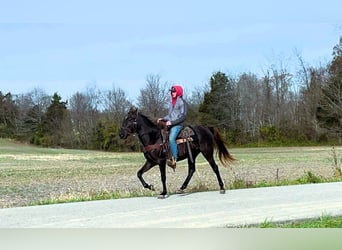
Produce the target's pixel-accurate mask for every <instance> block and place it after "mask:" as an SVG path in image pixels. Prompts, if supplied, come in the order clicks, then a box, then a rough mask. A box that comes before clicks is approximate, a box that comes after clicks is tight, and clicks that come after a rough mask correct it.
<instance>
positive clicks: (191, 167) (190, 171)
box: [177, 158, 196, 194]
mask: <svg viewBox="0 0 342 250" xmlns="http://www.w3.org/2000/svg"><path fill="white" fill-rule="evenodd" d="M195 171H196V166H195V158H194V160H193V162H192V161H191V160H190V159H189V158H188V176H187V177H186V179H185V181H184V183H183V185H182V186H181V188H180V189H178V190H177V193H178V194H182V193H184V192H185V189H186V188H187V187H188V184H189V182H190V180H191V178H192V176H193V175H194V173H195Z"/></svg>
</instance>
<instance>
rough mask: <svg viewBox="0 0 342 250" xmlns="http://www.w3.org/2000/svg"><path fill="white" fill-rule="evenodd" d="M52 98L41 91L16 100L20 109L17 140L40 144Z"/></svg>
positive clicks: (35, 91)
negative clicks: (44, 120)
mask: <svg viewBox="0 0 342 250" xmlns="http://www.w3.org/2000/svg"><path fill="white" fill-rule="evenodd" d="M50 100H51V96H49V95H47V94H46V93H45V92H44V91H43V90H41V89H38V88H36V89H34V90H33V91H31V92H28V93H25V94H20V95H18V97H17V98H16V104H17V106H18V109H19V115H18V117H19V118H18V121H17V124H18V131H17V135H16V136H17V138H18V139H21V140H26V141H29V142H31V143H34V144H36V143H38V144H39V141H40V138H41V137H42V119H43V116H44V114H45V112H46V110H47V108H48V106H49V105H50Z"/></svg>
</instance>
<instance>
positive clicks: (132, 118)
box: [119, 107, 235, 198]
mask: <svg viewBox="0 0 342 250" xmlns="http://www.w3.org/2000/svg"><path fill="white" fill-rule="evenodd" d="M191 129H192V130H193V132H194V135H193V136H192V137H191V140H192V141H191V142H189V143H185V142H184V143H181V144H178V149H179V153H178V160H177V161H182V160H185V159H187V160H188V175H187V177H186V179H185V180H184V183H183V184H182V186H181V187H180V189H179V190H177V192H176V193H178V194H181V193H184V192H185V189H186V188H187V186H188V184H189V182H190V180H191V178H192V176H193V174H194V172H195V171H196V167H195V162H196V157H197V156H198V155H199V153H202V155H203V156H204V158H205V159H206V160H207V161H208V162H209V164H210V166H211V168H212V170H213V171H214V173H215V174H216V177H217V181H218V184H219V188H220V193H221V194H224V193H225V187H224V183H223V181H222V178H221V175H220V171H219V168H218V165H217V164H216V162H215V159H214V149H216V151H217V153H218V156H219V160H220V162H221V163H222V164H223V165H224V166H228V165H229V164H230V163H231V162H232V161H234V160H235V159H234V157H233V156H232V155H231V154H230V153H229V151H228V149H227V147H226V146H225V143H224V141H223V138H222V136H221V134H220V133H219V131H218V129H217V128H213V127H204V126H200V125H196V126H191ZM162 130H163V128H161V127H160V126H159V125H158V124H157V123H155V122H152V121H151V119H149V118H148V117H147V116H145V115H143V114H141V113H140V112H138V109H137V108H136V107H131V108H130V110H129V112H128V113H127V115H126V117H125V118H124V119H123V121H122V126H121V128H120V132H119V136H120V138H121V139H126V138H127V137H128V136H129V135H131V134H137V135H138V138H139V140H140V143H141V144H142V146H143V149H144V150H143V153H144V156H145V159H146V162H145V164H144V165H143V166H142V167H141V168H140V169H139V170H138V172H137V177H138V179H139V180H140V182H141V184H142V185H143V187H144V188H146V189H150V190H151V191H155V189H154V186H153V185H150V184H148V183H146V182H145V180H144V178H143V174H144V173H145V172H147V171H148V170H150V169H151V168H152V167H154V166H156V165H159V170H160V177H161V182H162V192H161V193H160V195H159V196H158V198H166V197H167V188H166V160H167V157H168V153H167V152H166V150H165V146H167V145H165V144H168V143H167V142H165V140H164V136H163V133H162Z"/></svg>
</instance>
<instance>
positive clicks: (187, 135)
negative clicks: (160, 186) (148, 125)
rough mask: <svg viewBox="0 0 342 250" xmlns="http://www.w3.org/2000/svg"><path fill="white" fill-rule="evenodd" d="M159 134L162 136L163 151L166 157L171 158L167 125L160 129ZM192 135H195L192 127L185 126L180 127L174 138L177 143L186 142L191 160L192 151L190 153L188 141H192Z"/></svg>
mask: <svg viewBox="0 0 342 250" xmlns="http://www.w3.org/2000/svg"><path fill="white" fill-rule="evenodd" d="M161 134H162V137H163V145H164V147H163V148H164V152H165V153H167V155H168V158H171V151H170V146H169V130H168V129H167V127H165V128H163V129H162V130H161ZM194 136H195V131H194V130H193V129H192V127H191V126H185V127H183V128H182V129H181V131H180V132H179V134H178V136H177V139H176V143H177V144H178V145H179V144H183V143H186V146H187V147H186V148H187V150H188V153H189V157H190V159H191V161H193V158H192V153H191V148H190V142H192V141H194Z"/></svg>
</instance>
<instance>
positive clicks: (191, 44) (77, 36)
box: [0, 0, 342, 99]
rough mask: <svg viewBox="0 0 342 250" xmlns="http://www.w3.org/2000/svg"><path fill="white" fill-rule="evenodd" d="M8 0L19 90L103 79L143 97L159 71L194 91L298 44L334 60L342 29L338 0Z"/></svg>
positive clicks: (4, 55) (4, 15)
mask: <svg viewBox="0 0 342 250" xmlns="http://www.w3.org/2000/svg"><path fill="white" fill-rule="evenodd" d="M0 1H1V8H0V90H1V91H2V92H9V91H10V92H11V93H13V94H17V93H25V92H28V91H30V90H32V89H34V88H36V87H39V88H42V89H44V90H45V91H46V92H47V93H48V94H53V93H54V92H58V93H59V94H61V95H62V98H63V99H67V98H69V97H70V96H71V95H72V94H74V93H75V92H76V91H84V90H86V88H87V87H89V86H94V85H96V86H97V87H98V88H100V89H106V90H109V89H112V87H113V86H114V87H119V88H121V89H123V90H124V91H125V92H126V93H127V95H128V96H129V97H130V98H131V99H135V98H136V97H137V96H138V94H139V93H140V92H139V91H140V89H141V88H143V87H145V84H146V76H147V75H150V74H153V75H160V77H161V80H162V82H168V83H169V84H172V83H179V84H182V85H183V86H184V87H185V89H186V90H188V91H191V90H192V89H193V88H196V87H200V86H203V85H204V84H205V83H206V82H208V80H209V78H210V76H211V75H212V73H213V72H215V71H218V70H221V71H223V72H225V73H228V74H236V75H237V74H239V73H241V72H252V73H257V74H261V75H262V72H263V70H265V69H267V68H268V67H269V66H270V64H271V63H276V60H287V58H290V57H292V59H289V60H293V57H294V50H296V51H298V52H300V54H301V55H302V57H303V59H304V60H305V61H306V62H307V63H309V64H310V65H318V64H319V63H321V62H323V63H324V62H327V61H330V60H331V54H332V49H333V47H334V45H336V44H338V42H339V37H340V36H342V14H341V13H342V12H341V10H342V2H341V1H337V0H335V1H330V0H326V1H320V3H318V2H316V1H298V0H296V1H294V0H287V1H279V3H276V2H274V1H265V0H259V1H224V0H222V1H216V0H211V1H198V0H197V1H194V0H190V1H185V0H182V1H179V0H173V1H161V0H159V1H156V0H155V1H149V0H144V1H131V0H125V1H109V0H108V1H101V0H97V1H84V0H83V1H80V0H77V1H72V0H68V1H66V0H59V1H46V0H45V1H35V0H30V1H15V0H11V1H4V0H0ZM279 58H280V59H279ZM294 61H295V60H294Z"/></svg>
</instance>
